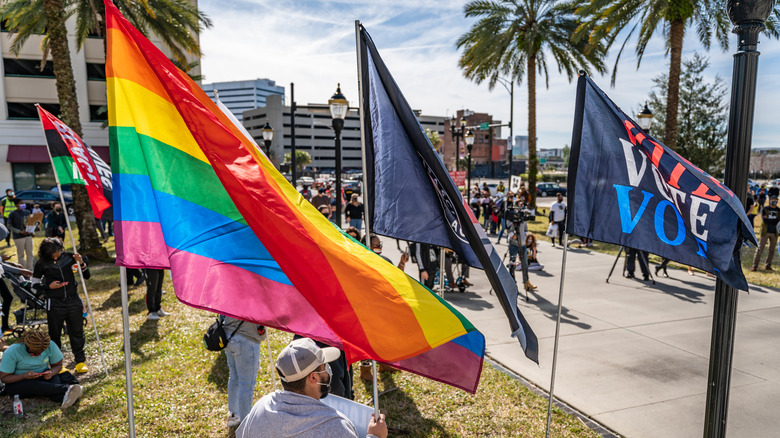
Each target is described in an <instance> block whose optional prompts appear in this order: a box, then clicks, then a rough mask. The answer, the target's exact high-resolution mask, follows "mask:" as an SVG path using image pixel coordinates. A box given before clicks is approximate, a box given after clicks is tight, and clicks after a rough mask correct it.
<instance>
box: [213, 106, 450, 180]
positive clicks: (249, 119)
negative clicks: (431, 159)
mask: <svg viewBox="0 0 780 438" xmlns="http://www.w3.org/2000/svg"><path fill="white" fill-rule="evenodd" d="M221 95H222V93H221V92H220V96H221ZM282 99H283V98H282V96H279V95H274V96H268V98H267V101H266V105H265V106H264V107H262V108H256V109H253V110H249V111H245V112H244V118H243V124H244V127H245V128H246V129H247V130H248V131H249V133H250V134H251V135H252V137H253V138H254V139H255V141H256V142H257V144H258V145H260V146H261V147H263V150H265V148H264V146H263V135H262V132H261V129H262V128H263V126H264V125H265V122H266V120H268V123H269V124H270V125H271V127H272V128H273V130H274V138H273V141H272V143H271V154H270V158H271V161H272V162H273V163H274V164H275V165H276V166H277V167H279V165H280V164H281V163H283V162H284V155H285V154H288V153H290V150H291V130H290V107H289V106H285V105H284V104H283V101H282ZM417 118H418V120H419V121H420V124H421V125H422V127H423V129H430V130H432V131H436V132H438V133H439V136H440V137H443V136H444V124H445V123H444V121H445V119H446V118H445V117H438V116H426V115H422V114H419V113H418V114H417ZM280 133H282V135H280ZM295 147H296V149H297V150H301V151H306V152H308V153H309V155H310V156H311V164H309V165H308V166H307V168H309V169H317V171H319V172H333V171H334V170H335V168H336V145H335V134H334V132H333V128H332V119H331V116H330V109H329V108H328V105H327V104H311V103H310V104H308V105H296V110H295ZM341 157H342V158H341V164H342V168H343V169H344V171H347V170H359V169H362V168H363V159H362V150H361V144H360V115H359V114H358V111H357V110H353V109H350V111H349V113H347V117H346V119H345V120H344V129H343V130H342V131H341Z"/></svg>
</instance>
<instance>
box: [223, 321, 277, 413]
mask: <svg viewBox="0 0 780 438" xmlns="http://www.w3.org/2000/svg"><path fill="white" fill-rule="evenodd" d="M222 328H223V329H224V330H225V335H227V337H228V339H229V341H228V344H227V346H226V347H225V358H227V364H228V369H229V371H230V375H229V377H228V418H227V422H226V424H227V426H228V427H236V426H238V425H239V424H241V421H242V420H243V419H244V418H245V417H246V416H247V415H249V411H251V410H252V404H253V396H254V394H255V385H257V372H258V370H259V369H260V342H262V341H263V340H265V336H266V334H265V327H263V326H262V325H257V324H252V323H250V322H246V321H241V320H239V319H234V318H230V317H225V319H224V322H223V324H222Z"/></svg>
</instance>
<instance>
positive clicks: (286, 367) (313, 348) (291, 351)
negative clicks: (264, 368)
mask: <svg viewBox="0 0 780 438" xmlns="http://www.w3.org/2000/svg"><path fill="white" fill-rule="evenodd" d="M339 356H341V351H340V350H339V349H338V348H334V347H325V348H320V347H318V346H317V344H315V343H314V341H313V340H311V339H309V338H300V339H296V340H294V341H292V342H290V343H289V344H288V345H287V346H286V347H284V349H283V350H282V352H281V353H279V357H277V358H276V369H277V370H279V372H280V373H281V374H282V380H284V381H285V382H295V381H296V380H301V379H303V378H304V377H306V376H308V375H309V373H311V372H312V371H314V370H315V369H317V367H319V366H320V365H322V364H324V363H328V362H333V361H334V360H336V359H338V358H339Z"/></svg>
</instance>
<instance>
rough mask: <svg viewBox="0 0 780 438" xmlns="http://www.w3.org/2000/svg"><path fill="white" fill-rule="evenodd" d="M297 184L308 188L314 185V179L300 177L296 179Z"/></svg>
mask: <svg viewBox="0 0 780 438" xmlns="http://www.w3.org/2000/svg"><path fill="white" fill-rule="evenodd" d="M298 183H299V184H301V185H304V186H310V185H312V184H314V178H312V177H310V176H302V177H300V178H298Z"/></svg>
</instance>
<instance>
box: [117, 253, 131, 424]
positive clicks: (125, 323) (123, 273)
mask: <svg viewBox="0 0 780 438" xmlns="http://www.w3.org/2000/svg"><path fill="white" fill-rule="evenodd" d="M119 283H120V289H121V291H122V335H123V338H124V341H125V390H126V392H127V427H128V437H129V438H135V413H134V412H133V371H132V368H131V358H130V315H129V314H128V310H127V308H128V305H127V301H128V300H127V268H125V267H124V266H120V267H119Z"/></svg>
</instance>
